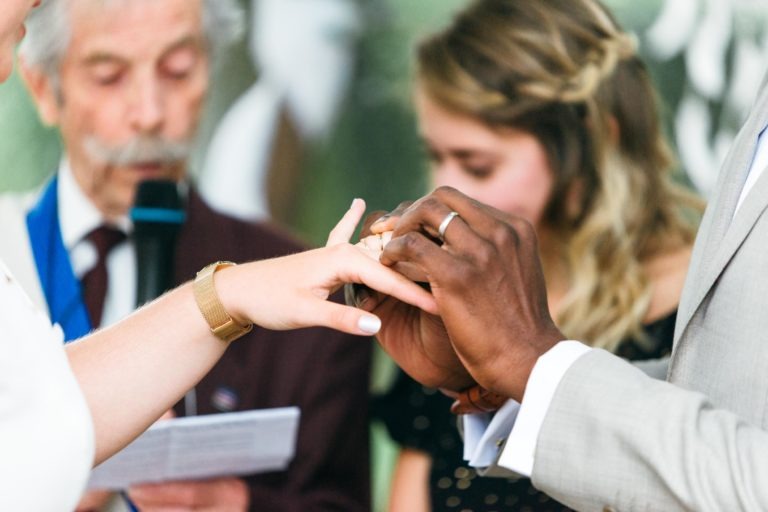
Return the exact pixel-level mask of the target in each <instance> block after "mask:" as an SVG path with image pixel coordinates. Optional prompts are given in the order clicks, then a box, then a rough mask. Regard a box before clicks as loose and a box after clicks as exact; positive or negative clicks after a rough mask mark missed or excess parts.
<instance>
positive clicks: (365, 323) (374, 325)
mask: <svg viewBox="0 0 768 512" xmlns="http://www.w3.org/2000/svg"><path fill="white" fill-rule="evenodd" d="M357 327H358V328H359V329H360V330H361V331H363V332H365V333H367V334H376V333H377V332H379V329H381V320H379V318H378V317H375V316H367V315H366V316H361V317H360V320H358V321H357Z"/></svg>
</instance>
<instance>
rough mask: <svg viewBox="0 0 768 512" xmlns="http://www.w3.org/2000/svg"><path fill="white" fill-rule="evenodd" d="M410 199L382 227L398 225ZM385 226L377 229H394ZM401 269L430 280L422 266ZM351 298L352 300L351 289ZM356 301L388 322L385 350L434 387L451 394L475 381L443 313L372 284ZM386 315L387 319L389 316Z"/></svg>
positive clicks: (370, 219) (365, 226) (364, 234)
mask: <svg viewBox="0 0 768 512" xmlns="http://www.w3.org/2000/svg"><path fill="white" fill-rule="evenodd" d="M410 204H411V203H410V202H408V203H402V204H401V205H400V206H398V208H397V209H395V210H394V211H392V212H390V213H389V214H387V217H386V220H385V221H383V222H379V223H378V224H379V227H380V228H386V227H387V226H390V225H394V224H395V223H396V222H397V220H398V219H399V217H400V215H401V214H402V213H403V212H405V211H406V209H407V208H408V206H410ZM383 213H384V212H374V213H372V214H371V215H369V216H368V217H367V218H366V220H365V221H364V224H363V228H362V230H361V237H362V238H365V237H367V236H369V235H371V230H370V226H371V224H372V223H373V221H374V220H375V219H379V218H381V217H382V214H383ZM390 230H391V229H381V230H380V231H378V232H377V233H381V232H383V231H390ZM396 268H397V270H398V271H399V272H401V273H403V274H404V275H406V276H407V277H409V278H410V279H412V280H414V281H417V282H426V278H425V276H424V274H423V272H421V270H420V269H418V267H416V266H413V265H409V264H407V263H404V264H403V265H398V266H397V267H396ZM347 295H348V299H347V300H348V302H351V299H352V298H351V297H350V294H349V293H348V294H347ZM354 302H355V304H356V305H357V306H358V307H360V308H362V309H365V310H366V311H369V312H371V313H374V314H375V315H377V316H379V318H382V321H383V322H384V323H386V328H385V329H382V330H381V331H380V332H379V335H378V336H377V339H378V341H379V343H380V344H381V346H382V347H383V348H384V350H385V351H386V352H387V353H388V354H389V355H390V356H391V357H392V358H393V359H394V360H395V361H396V362H397V363H398V365H399V366H400V367H401V368H402V369H403V370H404V371H405V372H406V373H407V374H409V375H410V376H411V377H413V378H414V379H416V380H418V381H419V382H421V383H422V384H424V385H425V386H428V387H432V388H440V389H442V390H443V391H444V392H446V393H447V394H452V392H455V391H461V390H463V389H466V388H468V387H470V386H472V385H474V384H475V381H474V380H473V379H472V377H471V376H470V375H469V373H468V372H467V370H466V369H465V368H464V366H463V365H462V364H461V361H460V360H459V358H458V356H457V355H456V353H455V352H454V350H453V347H452V346H451V342H450V339H449V338H448V333H447V332H446V329H445V326H444V325H443V322H442V320H441V319H440V317H439V316H436V315H433V314H429V313H427V312H425V311H422V310H421V309H419V308H415V307H412V306H411V305H409V304H406V303H404V302H401V301H399V300H397V299H394V298H392V297H389V296H386V295H382V294H379V293H376V292H374V291H373V290H371V289H369V288H361V287H356V297H355V298H354ZM385 319H386V320H385Z"/></svg>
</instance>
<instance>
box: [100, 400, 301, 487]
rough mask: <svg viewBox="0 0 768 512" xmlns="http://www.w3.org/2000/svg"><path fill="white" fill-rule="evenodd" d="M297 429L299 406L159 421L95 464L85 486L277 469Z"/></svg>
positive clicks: (288, 455)
mask: <svg viewBox="0 0 768 512" xmlns="http://www.w3.org/2000/svg"><path fill="white" fill-rule="evenodd" d="M298 427H299V408H298V407H280V408H275V409H258V410H253V411H242V412H233V413H226V414H211V415H206V416H188V417H185V418H174V419H170V420H165V421H160V422H158V423H156V424H155V425H153V426H152V427H151V428H150V429H149V430H147V431H146V432H145V433H144V434H142V435H141V436H140V437H139V438H138V439H136V440H135V441H134V442H133V443H131V444H130V445H128V446H127V447H126V448H125V449H124V450H122V451H120V452H119V453H117V454H116V455H115V456H113V457H112V458H110V459H108V460H106V461H105V462H103V463H102V464H100V465H99V466H97V467H96V468H95V469H94V470H93V472H92V473H91V479H90V481H89V482H88V487H89V488H92V489H94V488H97V489H126V488H127V487H129V486H130V485H133V484H137V483H148V482H162V481H169V480H190V479H205V478H213V477H217V476H232V475H247V474H253V473H262V472H266V471H278V470H281V469H285V468H286V467H287V466H288V463H289V462H290V461H291V459H292V458H293V456H294V453H295V449H296V435H297V432H298Z"/></svg>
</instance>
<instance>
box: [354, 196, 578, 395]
mask: <svg viewBox="0 0 768 512" xmlns="http://www.w3.org/2000/svg"><path fill="white" fill-rule="evenodd" d="M451 212H456V213H458V216H454V215H451ZM449 216H452V217H453V218H452V219H450V220H446V219H448V218H449ZM441 225H443V230H444V233H442V236H441V233H439V232H438V230H439V228H440V227H441ZM388 232H391V240H390V241H389V242H388V243H387V244H386V246H385V247H382V250H381V251H380V253H377V251H376V250H375V244H373V243H371V242H370V240H366V239H364V241H363V243H362V244H361V245H362V246H364V247H365V246H368V247H369V252H371V253H372V256H374V257H376V256H378V258H379V260H380V261H381V263H383V264H384V265H386V266H389V267H392V268H394V269H396V270H398V271H399V272H401V273H402V274H403V275H406V276H408V277H410V278H411V279H413V280H416V281H424V282H426V283H428V285H429V288H430V290H431V292H432V295H433V297H434V300H435V302H436V303H437V307H438V314H437V315H434V314H432V313H429V312H426V311H423V310H421V309H419V308H417V307H414V306H411V305H409V304H406V303H404V302H402V301H399V300H397V299H395V298H393V297H390V296H386V295H383V294H381V293H378V292H373V291H371V290H367V291H366V294H365V295H363V296H362V297H359V298H360V300H361V302H360V304H359V306H360V307H362V308H363V309H365V310H366V311H369V312H372V313H374V314H376V315H377V316H378V317H379V318H381V319H382V329H381V331H380V332H379V333H378V334H377V339H378V341H379V342H380V344H381V345H382V347H383V348H384V349H385V350H386V351H387V353H389V354H390V356H392V358H393V359H394V360H395V361H396V362H397V363H398V364H399V365H400V366H401V368H403V370H405V371H406V372H407V373H408V374H409V375H411V376H412V377H413V378H415V379H416V380H418V381H419V382H421V383H422V384H424V385H426V386H430V387H439V388H442V389H444V390H447V391H460V390H462V389H465V388H467V387H469V386H470V385H472V384H474V383H475V382H477V383H479V384H481V385H482V386H483V387H485V388H486V389H489V390H491V391H494V392H496V393H500V394H502V395H504V396H508V397H510V398H514V399H516V400H521V399H522V396H523V393H524V391H525V385H526V383H527V381H528V377H529V376H530V373H531V370H532V369H533V366H534V364H535V363H536V361H537V359H538V358H539V356H541V355H542V354H543V353H544V352H546V351H547V350H549V349H550V348H551V347H552V346H553V345H554V344H555V343H557V342H558V341H561V340H563V339H564V336H563V335H562V334H561V333H560V331H559V330H558V329H557V327H556V326H555V324H554V322H553V321H552V318H551V316H550V314H549V310H548V307H547V296H546V288H545V285H544V278H543V273H542V269H541V263H540V261H539V257H538V248H537V241H536V235H535V233H534V230H533V227H532V226H531V225H530V224H529V223H528V222H526V221H525V220H523V219H520V218H518V217H514V216H511V215H508V214H505V213H503V212H500V211H498V210H496V209H494V208H491V207H489V206H486V205H483V204H480V203H478V202H476V201H474V200H472V199H470V198H468V197H467V196H465V195H463V194H461V193H460V192H458V191H456V190H454V189H452V188H447V187H443V188H439V189H437V190H435V191H434V192H433V193H432V194H430V195H428V196H426V197H424V198H422V199H420V200H419V201H416V202H415V203H413V204H410V205H408V204H403V205H401V206H400V207H399V208H398V209H397V210H395V211H394V212H392V213H390V214H388V215H386V216H385V217H384V218H382V219H379V220H378V221H376V222H374V223H373V224H370V225H368V226H367V227H366V228H365V229H364V231H363V234H364V235H366V234H369V233H371V234H373V235H381V234H383V233H388ZM386 236H387V237H389V236H390V234H387V235H386ZM365 242H368V243H367V244H366V243H365ZM382 245H383V244H382ZM371 246H373V249H371V248H370V247H371Z"/></svg>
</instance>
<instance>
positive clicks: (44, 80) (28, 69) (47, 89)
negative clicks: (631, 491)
mask: <svg viewBox="0 0 768 512" xmlns="http://www.w3.org/2000/svg"><path fill="white" fill-rule="evenodd" d="M19 71H20V72H21V76H22V78H23V79H24V82H25V83H26V84H27V90H28V91H29V94H30V96H32V100H33V101H34V103H35V106H36V107H37V112H38V115H39V116H40V120H41V121H42V122H43V123H44V124H45V125H47V126H55V125H57V124H58V123H59V114H60V108H61V98H60V95H59V92H58V88H57V87H56V86H55V84H54V79H53V78H52V77H50V76H49V75H48V74H47V73H45V72H43V71H42V70H41V69H40V68H38V67H32V66H29V65H28V64H27V63H26V62H25V61H24V59H23V58H21V57H20V58H19Z"/></svg>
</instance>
